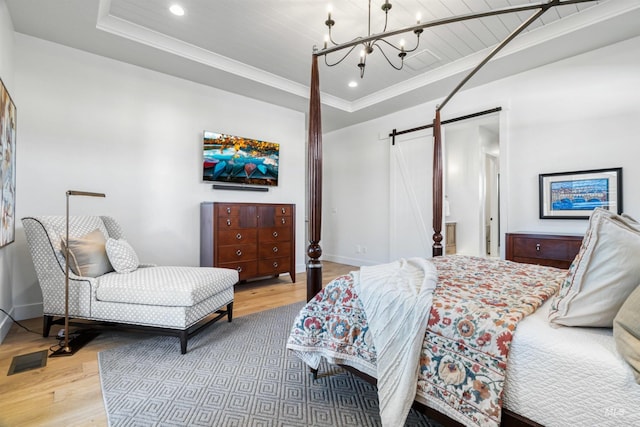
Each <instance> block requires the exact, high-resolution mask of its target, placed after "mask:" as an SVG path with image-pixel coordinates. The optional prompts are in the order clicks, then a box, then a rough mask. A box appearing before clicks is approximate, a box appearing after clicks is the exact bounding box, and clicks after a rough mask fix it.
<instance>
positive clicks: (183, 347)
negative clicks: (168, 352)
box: [179, 330, 189, 354]
mask: <svg viewBox="0 0 640 427" xmlns="http://www.w3.org/2000/svg"><path fill="white" fill-rule="evenodd" d="M179 336H180V352H181V353H182V354H187V340H188V339H189V334H188V333H187V331H186V330H184V331H180V335H179Z"/></svg>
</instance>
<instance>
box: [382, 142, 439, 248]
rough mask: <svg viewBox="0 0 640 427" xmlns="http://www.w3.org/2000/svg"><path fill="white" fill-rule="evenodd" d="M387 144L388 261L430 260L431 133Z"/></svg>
mask: <svg viewBox="0 0 640 427" xmlns="http://www.w3.org/2000/svg"><path fill="white" fill-rule="evenodd" d="M389 145H390V147H391V148H390V151H391V152H390V156H389V158H390V161H391V165H390V174H391V176H390V179H389V182H390V187H391V188H390V189H389V190H390V191H389V193H390V203H389V205H390V213H389V217H390V232H389V236H390V242H389V243H390V245H389V248H390V250H389V255H390V258H391V260H395V259H398V258H409V257H415V256H421V257H431V253H432V250H431V247H432V244H433V241H432V235H433V226H432V218H433V214H432V172H431V171H432V169H433V134H432V132H431V131H420V132H416V133H412V134H407V135H402V136H399V137H396V143H395V145H393V144H389Z"/></svg>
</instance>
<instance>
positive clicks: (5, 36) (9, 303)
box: [0, 0, 20, 342]
mask: <svg viewBox="0 0 640 427" xmlns="http://www.w3.org/2000/svg"><path fill="white" fill-rule="evenodd" d="M13 54H14V50H13V22H12V21H11V16H10V15H9V10H8V9H7V4H6V3H5V0H0V79H2V82H3V83H4V86H5V87H6V88H7V90H8V91H9V94H10V95H11V98H12V99H13V100H14V103H16V106H17V108H18V111H19V107H20V106H19V105H17V102H16V98H15V89H14V88H15V85H14V78H13V77H14V72H13V68H14V65H13ZM15 248H16V244H15V243H12V244H9V245H7V246H5V247H4V248H2V249H0V308H2V309H3V310H5V311H6V312H7V313H9V314H11V315H12V316H13V315H14V314H15V313H14V310H13V293H12V286H11V283H12V281H13V268H12V265H13V263H14V259H15V253H16V249H15ZM11 323H12V322H11V320H10V319H9V318H8V317H6V316H5V315H4V314H3V313H0V342H2V340H3V339H4V337H5V336H6V335H7V333H8V332H9V329H10V328H11Z"/></svg>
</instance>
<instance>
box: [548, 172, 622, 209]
mask: <svg viewBox="0 0 640 427" xmlns="http://www.w3.org/2000/svg"><path fill="white" fill-rule="evenodd" d="M539 185H540V200H539V202H540V219H589V216H590V215H591V212H592V211H593V210H594V209H596V208H603V209H607V210H609V211H611V212H615V213H618V214H621V213H622V168H610V169H594V170H585V171H576V172H557V173H547V174H540V175H539Z"/></svg>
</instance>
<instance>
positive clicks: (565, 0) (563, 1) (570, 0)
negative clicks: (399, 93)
mask: <svg viewBox="0 0 640 427" xmlns="http://www.w3.org/2000/svg"><path fill="white" fill-rule="evenodd" d="M593 1H597V0H560V1H554V0H551V1H547V2H543V3H531V4H525V5H521V6H507V7H504V8H500V9H494V10H489V11H485V12H473V13H469V14H465V15H458V16H452V17H449V18H442V19H436V20H433V21H430V22H425V23H422V24H418V25H412V26H410V27H404V28H400V29H398V30H393V31H389V32H385V33H384V34H382V33H379V34H372V35H370V36H368V37H362V38H360V40H359V42H363V43H367V42H370V41H372V40H377V39H382V38H385V37H390V36H395V35H399V34H404V33H408V32H410V31H414V32H415V31H416V30H421V29H425V28H432V27H438V26H441V25H446V24H452V23H455V22H462V21H468V20H471V19H478V18H485V17H489V16H497V15H504V14H507V13H515V12H526V11H529V10H540V9H542V8H546V7H548V6H549V4H550V3H553V6H554V7H555V6H563V5H569V4H576V3H587V2H593ZM354 44H358V43H357V42H356V41H350V42H347V43H342V44H340V45H337V46H334V47H331V48H327V49H323V50H321V51H319V52H316V53H314V55H327V54H329V53H331V52H335V51H338V50H342V49H346V48H349V47H351V46H352V45H354Z"/></svg>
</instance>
